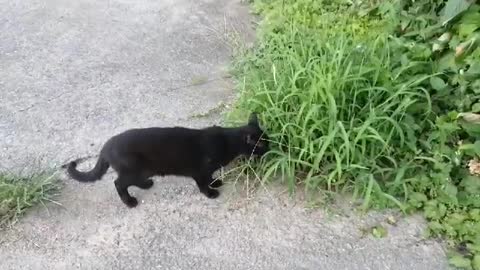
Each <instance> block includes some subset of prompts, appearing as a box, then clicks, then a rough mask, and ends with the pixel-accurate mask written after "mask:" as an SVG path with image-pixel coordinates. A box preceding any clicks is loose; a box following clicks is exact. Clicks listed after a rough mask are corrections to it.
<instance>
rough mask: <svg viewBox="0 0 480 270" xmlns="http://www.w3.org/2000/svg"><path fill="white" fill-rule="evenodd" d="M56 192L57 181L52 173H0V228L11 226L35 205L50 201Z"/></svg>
mask: <svg viewBox="0 0 480 270" xmlns="http://www.w3.org/2000/svg"><path fill="white" fill-rule="evenodd" d="M57 191H58V179H57V177H56V175H55V174H53V173H47V172H41V173H33V174H29V175H26V176H19V175H14V174H7V173H0V227H5V226H9V225H11V224H13V223H14V222H16V221H17V219H18V217H20V216H21V215H22V214H23V213H24V212H25V211H26V210H27V209H28V208H30V207H32V206H34V205H35V204H39V203H41V204H43V203H44V202H45V201H52V200H51V198H52V196H53V195H55V194H56V192H57Z"/></svg>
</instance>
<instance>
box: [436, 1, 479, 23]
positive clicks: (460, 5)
mask: <svg viewBox="0 0 480 270" xmlns="http://www.w3.org/2000/svg"><path fill="white" fill-rule="evenodd" d="M474 2H475V1H467V0H448V2H447V4H446V5H445V8H444V9H443V12H442V13H443V14H442V16H441V18H440V21H441V22H442V25H445V24H447V23H449V22H450V21H451V20H453V19H456V18H457V16H458V15H460V14H461V13H462V12H464V11H465V10H467V9H468V8H469V7H470V6H471V5H472V4H473V3H474Z"/></svg>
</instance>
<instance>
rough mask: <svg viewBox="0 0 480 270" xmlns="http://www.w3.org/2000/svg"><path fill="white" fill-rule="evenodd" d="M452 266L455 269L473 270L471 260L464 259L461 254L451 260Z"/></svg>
mask: <svg viewBox="0 0 480 270" xmlns="http://www.w3.org/2000/svg"><path fill="white" fill-rule="evenodd" d="M449 262H450V264H452V265H453V266H455V267H458V268H465V269H471V268H472V264H471V263H470V260H469V259H467V258H465V257H463V256H462V255H460V254H455V255H453V256H451V257H450V258H449Z"/></svg>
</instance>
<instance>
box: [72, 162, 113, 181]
mask: <svg viewBox="0 0 480 270" xmlns="http://www.w3.org/2000/svg"><path fill="white" fill-rule="evenodd" d="M109 167H110V164H108V161H106V160H105V159H104V158H103V157H102V155H100V156H99V157H98V160H97V164H95V167H94V168H93V169H92V170H91V171H88V172H81V171H78V170H77V161H72V162H70V163H69V164H68V167H67V172H68V174H69V175H70V177H72V178H73V179H75V180H77V181H79V182H94V181H97V180H100V179H101V178H102V176H103V175H104V174H105V173H106V172H107V170H108V168H109Z"/></svg>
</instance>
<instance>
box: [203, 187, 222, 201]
mask: <svg viewBox="0 0 480 270" xmlns="http://www.w3.org/2000/svg"><path fill="white" fill-rule="evenodd" d="M205 195H206V196H207V197H208V198H210V199H215V198H217V197H218V196H219V195H220V192H218V190H215V189H208V190H207V191H206V192H205Z"/></svg>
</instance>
